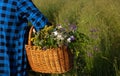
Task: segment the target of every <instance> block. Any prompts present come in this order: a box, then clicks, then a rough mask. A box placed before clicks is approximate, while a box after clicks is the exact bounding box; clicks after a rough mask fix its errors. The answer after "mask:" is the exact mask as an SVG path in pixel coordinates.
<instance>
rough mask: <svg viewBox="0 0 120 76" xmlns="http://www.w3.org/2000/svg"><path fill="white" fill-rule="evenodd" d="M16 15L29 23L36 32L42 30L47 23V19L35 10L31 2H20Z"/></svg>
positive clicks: (24, 0)
mask: <svg viewBox="0 0 120 76" xmlns="http://www.w3.org/2000/svg"><path fill="white" fill-rule="evenodd" d="M18 14H19V16H21V17H22V18H26V19H27V20H28V21H30V22H31V23H32V24H33V26H34V27H35V29H36V30H37V31H39V30H40V29H42V28H44V26H45V25H47V23H48V19H47V18H46V17H45V16H44V15H43V14H42V13H41V12H40V11H39V10H38V9H37V8H36V6H35V5H34V4H33V2H32V1H31V0H20V2H19V3H18Z"/></svg>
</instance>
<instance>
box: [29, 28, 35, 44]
mask: <svg viewBox="0 0 120 76" xmlns="http://www.w3.org/2000/svg"><path fill="white" fill-rule="evenodd" d="M33 28H34V27H33V26H32V27H31V28H30V31H29V36H28V45H31V37H32V32H33Z"/></svg>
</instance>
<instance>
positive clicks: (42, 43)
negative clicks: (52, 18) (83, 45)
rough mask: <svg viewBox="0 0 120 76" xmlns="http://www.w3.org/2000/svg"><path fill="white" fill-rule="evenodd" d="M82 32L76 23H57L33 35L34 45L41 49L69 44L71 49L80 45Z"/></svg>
mask: <svg viewBox="0 0 120 76" xmlns="http://www.w3.org/2000/svg"><path fill="white" fill-rule="evenodd" d="M80 36H81V33H80V32H79V31H78V29H77V26H76V25H75V24H65V25H60V24H59V25H55V26H49V27H47V26H46V27H45V28H44V29H42V30H40V31H39V32H37V33H36V34H34V35H33V37H32V39H31V41H32V43H33V45H35V46H39V47H40V48H41V49H43V50H46V49H48V48H56V47H61V46H67V47H69V48H70V49H75V48H78V47H79V43H80Z"/></svg>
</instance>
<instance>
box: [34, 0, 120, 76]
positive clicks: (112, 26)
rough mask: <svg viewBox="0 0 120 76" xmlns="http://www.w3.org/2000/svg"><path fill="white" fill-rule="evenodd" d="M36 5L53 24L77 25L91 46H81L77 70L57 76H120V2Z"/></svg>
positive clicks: (63, 0) (43, 0)
mask: <svg viewBox="0 0 120 76" xmlns="http://www.w3.org/2000/svg"><path fill="white" fill-rule="evenodd" d="M33 2H34V3H35V5H36V6H37V7H38V8H39V9H40V11H41V12H42V13H43V14H44V15H45V16H46V17H48V19H49V20H50V21H52V22H53V23H55V24H59V23H60V24H64V23H65V22H68V23H74V24H77V25H78V27H79V28H78V29H79V31H80V32H81V33H83V34H85V35H86V36H88V37H89V43H84V44H81V47H80V49H81V50H79V51H80V53H79V54H78V56H77V57H76V60H74V61H75V62H76V63H75V66H74V68H73V69H72V70H71V71H70V72H67V73H65V74H61V75H58V76H120V34H119V33H120V10H119V9H120V0H33ZM54 76H56V75H54Z"/></svg>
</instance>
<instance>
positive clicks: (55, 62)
mask: <svg viewBox="0 0 120 76" xmlns="http://www.w3.org/2000/svg"><path fill="white" fill-rule="evenodd" d="M32 30H33V27H31V29H30V31H29V39H28V45H26V46H25V47H26V53H27V57H28V61H29V64H30V66H31V68H32V70H33V71H35V72H41V73H65V72H67V71H69V70H70V69H71V68H72V67H73V55H72V54H71V52H70V51H69V50H68V49H67V47H61V48H51V49H47V50H42V49H39V47H38V46H33V45H31V41H30V40H31V34H32Z"/></svg>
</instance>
